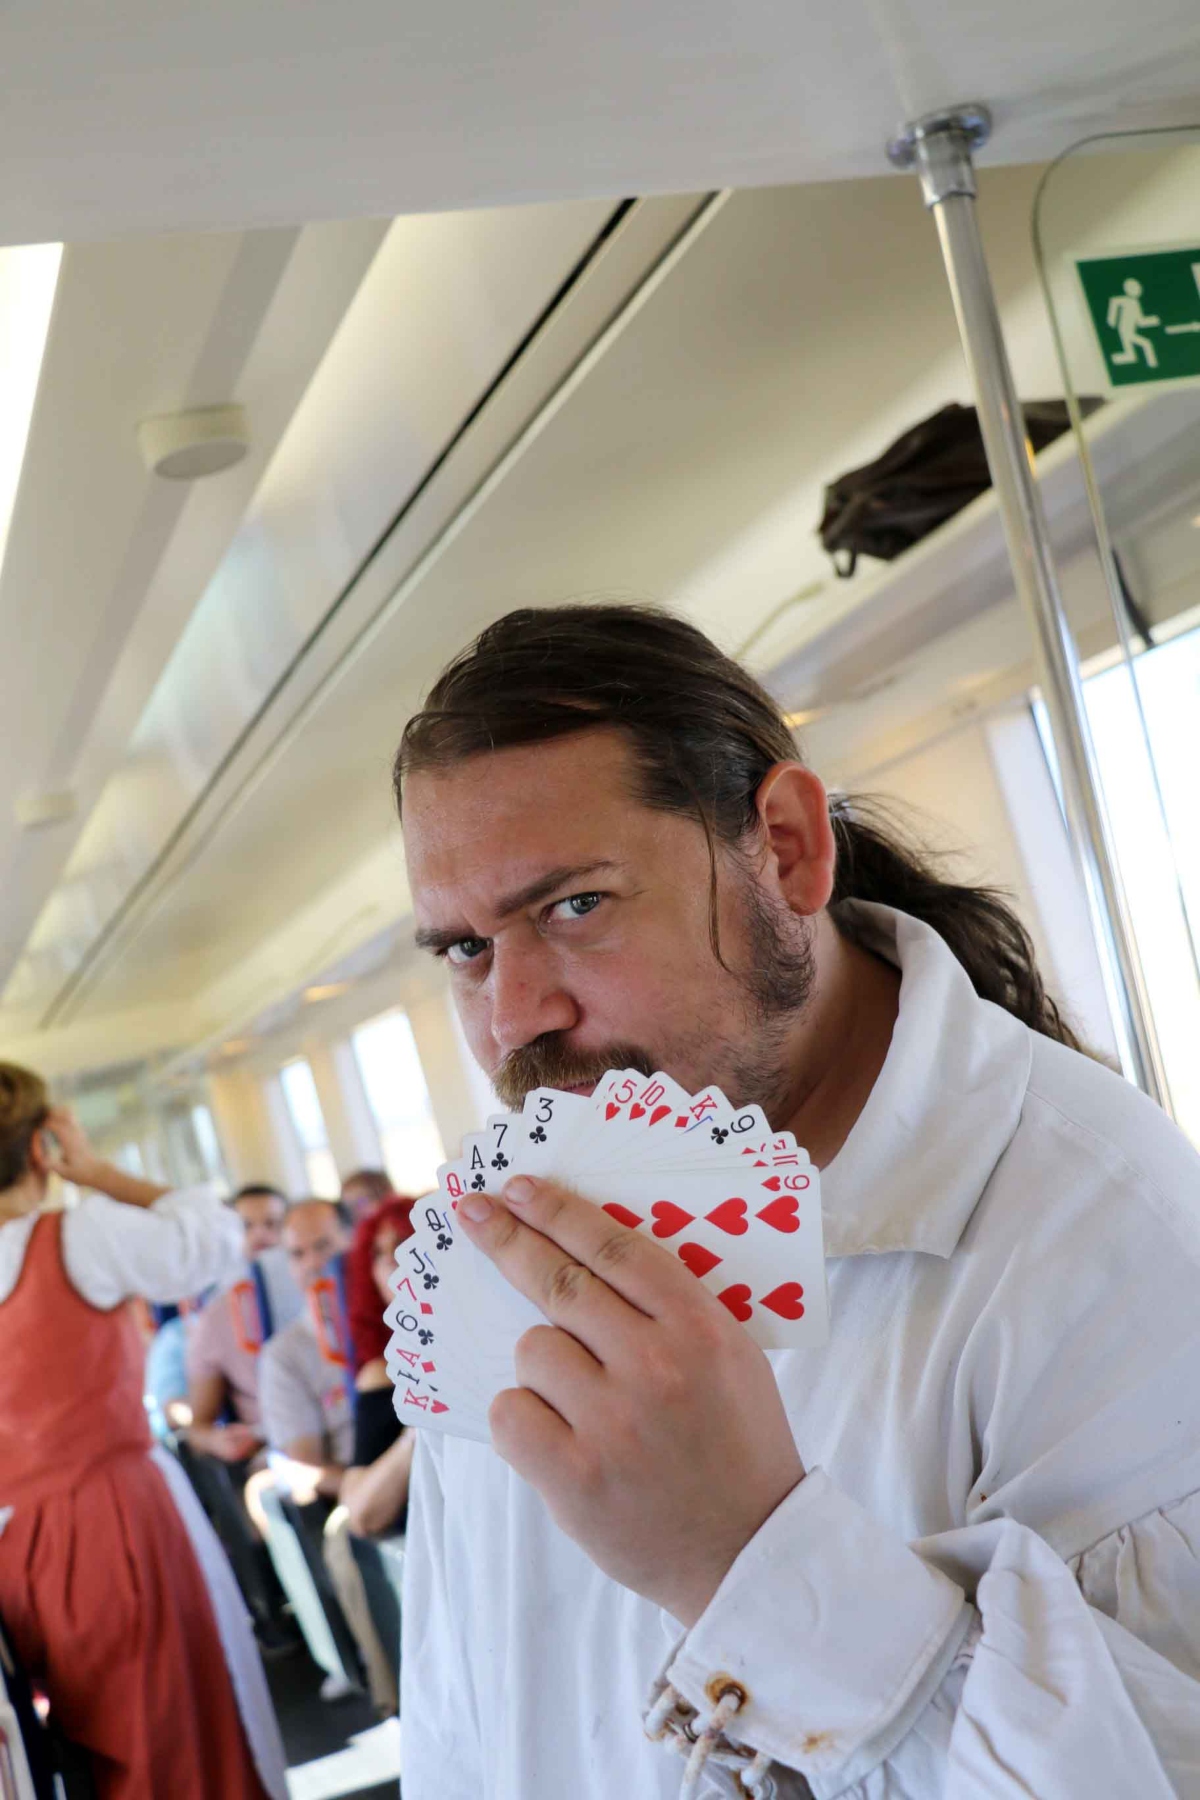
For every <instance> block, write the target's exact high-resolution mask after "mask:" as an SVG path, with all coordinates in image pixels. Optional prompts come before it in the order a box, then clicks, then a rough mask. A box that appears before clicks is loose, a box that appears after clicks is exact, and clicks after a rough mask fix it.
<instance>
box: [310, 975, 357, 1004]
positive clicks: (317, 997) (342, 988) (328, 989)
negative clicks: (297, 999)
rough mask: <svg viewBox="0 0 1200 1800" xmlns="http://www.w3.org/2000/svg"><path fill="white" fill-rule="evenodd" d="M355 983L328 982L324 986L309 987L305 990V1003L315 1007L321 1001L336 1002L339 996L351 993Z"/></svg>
mask: <svg viewBox="0 0 1200 1800" xmlns="http://www.w3.org/2000/svg"><path fill="white" fill-rule="evenodd" d="M353 985H354V984H353V982H350V981H327V982H325V983H324V985H321V984H318V985H317V986H316V987H307V988H305V990H304V996H303V998H304V1002H305V1005H307V1006H315V1005H316V1004H317V1003H318V1002H319V1001H321V1000H336V999H337V997H338V995H339V994H347V993H349V991H350V989H351V987H352V986H353Z"/></svg>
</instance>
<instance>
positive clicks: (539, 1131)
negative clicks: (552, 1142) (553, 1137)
mask: <svg viewBox="0 0 1200 1800" xmlns="http://www.w3.org/2000/svg"><path fill="white" fill-rule="evenodd" d="M529 1141H530V1143H531V1144H544V1143H545V1141H546V1133H545V1130H544V1128H543V1127H542V1126H541V1125H535V1126H534V1128H533V1130H532V1131H531V1132H530V1134H529Z"/></svg>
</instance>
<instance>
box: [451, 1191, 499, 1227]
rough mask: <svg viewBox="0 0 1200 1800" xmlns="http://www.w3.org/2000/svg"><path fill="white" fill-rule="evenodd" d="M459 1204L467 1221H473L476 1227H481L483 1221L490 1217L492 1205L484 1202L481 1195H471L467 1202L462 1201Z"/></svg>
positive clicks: (489, 1202) (486, 1201)
mask: <svg viewBox="0 0 1200 1800" xmlns="http://www.w3.org/2000/svg"><path fill="white" fill-rule="evenodd" d="M459 1204H460V1205H461V1207H462V1209H463V1211H464V1212H465V1213H466V1215H467V1217H468V1219H473V1220H474V1222H475V1224H476V1225H482V1224H483V1221H484V1220H485V1219H490V1218H491V1216H492V1203H491V1201H490V1200H485V1199H484V1197H483V1195H482V1194H472V1195H471V1197H470V1199H469V1200H462V1201H460V1202H459Z"/></svg>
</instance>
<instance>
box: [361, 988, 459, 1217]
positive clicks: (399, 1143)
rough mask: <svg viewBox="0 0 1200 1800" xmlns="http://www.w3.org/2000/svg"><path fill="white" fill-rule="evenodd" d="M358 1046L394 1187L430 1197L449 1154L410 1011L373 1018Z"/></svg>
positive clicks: (376, 1126) (362, 1031)
mask: <svg viewBox="0 0 1200 1800" xmlns="http://www.w3.org/2000/svg"><path fill="white" fill-rule="evenodd" d="M353 1043H354V1055H355V1058H356V1060H357V1062H358V1067H359V1071H360V1073H361V1075H362V1081H363V1087H364V1088H365V1089H366V1092H367V1100H368V1102H369V1104H370V1107H371V1112H372V1114H373V1115H374V1119H375V1128H376V1130H377V1131H378V1133H379V1141H380V1144H381V1145H382V1147H383V1160H384V1164H385V1166H386V1168H387V1172H388V1174H389V1176H390V1177H391V1180H392V1185H393V1187H394V1188H395V1189H396V1191H397V1193H400V1194H424V1193H426V1192H427V1191H428V1190H429V1189H430V1188H432V1187H436V1186H437V1171H438V1164H439V1163H442V1162H444V1161H445V1160H446V1152H445V1150H444V1148H443V1146H442V1139H441V1135H440V1133H439V1131H438V1128H437V1122H436V1120H435V1119H434V1116H433V1104H432V1102H431V1100H430V1098H429V1088H428V1086H427V1084H426V1081H425V1071H424V1070H423V1069H422V1067H421V1057H420V1054H419V1052H418V1050H417V1040H416V1038H415V1037H414V1036H413V1029H412V1026H411V1024H410V1023H409V1020H408V1015H407V1013H405V1012H403V1011H401V1010H400V1009H399V1008H397V1009H395V1010H394V1011H392V1012H386V1013H382V1014H381V1015H380V1016H379V1017H378V1018H376V1019H369V1020H368V1021H367V1023H366V1024H365V1025H361V1026H360V1027H359V1029H358V1030H357V1031H356V1032H355V1033H354V1038H353Z"/></svg>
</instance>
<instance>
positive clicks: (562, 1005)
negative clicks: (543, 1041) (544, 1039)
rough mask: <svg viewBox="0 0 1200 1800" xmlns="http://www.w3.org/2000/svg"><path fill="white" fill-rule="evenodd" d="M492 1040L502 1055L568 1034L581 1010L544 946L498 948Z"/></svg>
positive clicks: (494, 955)
mask: <svg viewBox="0 0 1200 1800" xmlns="http://www.w3.org/2000/svg"><path fill="white" fill-rule="evenodd" d="M490 986H491V990H492V992H491V1000H492V1016H491V1029H492V1039H493V1041H494V1043H495V1044H496V1047H497V1049H498V1050H499V1051H500V1052H501V1054H502V1055H504V1056H507V1055H508V1053H509V1052H510V1051H511V1050H520V1049H521V1048H522V1047H523V1046H524V1045H525V1044H531V1043H532V1042H533V1040H534V1038H539V1037H541V1036H543V1034H544V1033H545V1032H548V1031H570V1030H571V1029H572V1027H573V1026H575V1025H577V1024H578V1023H579V1008H578V1006H577V1005H576V1003H575V1001H574V1000H573V999H572V997H571V995H570V994H569V993H568V991H567V989H566V988H565V987H564V986H563V983H562V978H561V975H560V972H559V970H558V967H557V963H556V960H555V958H554V957H553V956H552V955H551V954H550V953H549V951H548V950H547V949H546V948H545V946H544V945H542V944H540V943H538V942H537V941H535V942H533V943H532V944H528V945H526V944H517V943H511V942H510V943H496V944H495V945H494V947H493V950H492V968H491V982H490Z"/></svg>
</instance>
